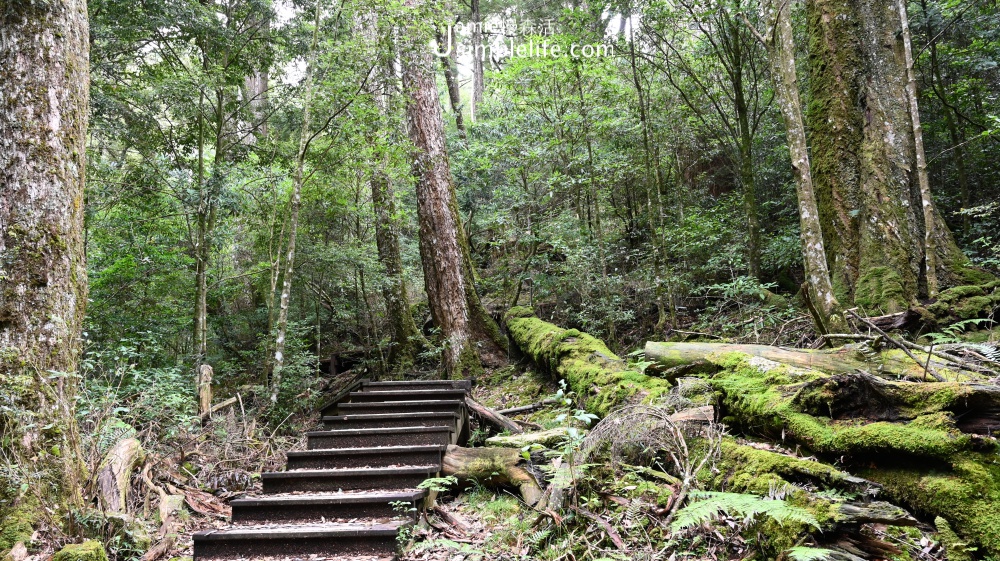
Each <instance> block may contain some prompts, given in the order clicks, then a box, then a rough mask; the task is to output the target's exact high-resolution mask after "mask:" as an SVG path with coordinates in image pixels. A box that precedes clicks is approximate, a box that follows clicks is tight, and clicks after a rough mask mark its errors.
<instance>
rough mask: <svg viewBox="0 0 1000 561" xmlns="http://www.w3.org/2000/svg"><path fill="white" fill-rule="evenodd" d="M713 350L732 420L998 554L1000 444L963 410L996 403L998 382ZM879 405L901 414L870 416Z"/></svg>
mask: <svg viewBox="0 0 1000 561" xmlns="http://www.w3.org/2000/svg"><path fill="white" fill-rule="evenodd" d="M705 359H706V360H709V361H710V362H712V363H713V364H714V365H715V366H717V367H718V368H719V370H718V371H717V372H715V373H713V374H708V375H706V380H707V381H708V383H709V384H710V385H711V386H712V387H713V388H714V389H715V390H716V392H717V394H718V399H719V407H720V409H721V411H722V412H723V413H722V414H723V421H724V422H725V423H726V424H728V425H730V427H733V428H735V429H738V430H739V431H741V432H743V433H744V434H747V435H751V436H755V437H758V438H759V437H763V438H766V439H770V440H774V441H779V442H785V443H786V445H793V444H794V445H799V446H801V447H804V448H805V449H806V450H808V451H811V452H813V453H816V454H819V455H821V456H822V457H827V458H831V459H836V460H838V461H839V462H841V463H843V464H844V465H846V466H848V467H849V468H850V469H852V470H854V471H855V472H856V473H857V475H859V476H861V477H864V478H866V479H868V480H871V481H874V482H876V483H878V484H879V485H880V486H882V487H883V489H884V491H883V496H885V497H887V498H890V499H892V500H893V501H896V502H899V503H902V504H905V505H908V506H909V507H910V508H911V509H912V510H913V511H914V512H915V513H917V514H921V515H925V516H927V517H928V518H930V519H933V518H934V517H936V516H940V517H943V518H944V519H945V520H946V521H947V522H948V523H949V524H951V526H952V528H954V530H955V531H956V532H957V533H958V534H959V535H960V536H961V537H962V538H963V539H965V540H968V541H969V543H973V544H976V545H978V546H980V547H981V550H982V551H984V552H985V553H987V554H988V555H993V556H996V555H1000V465H998V463H1000V457H998V455H997V443H996V440H995V439H993V438H992V437H980V436H978V435H976V436H974V435H970V434H966V433H963V432H962V431H961V430H960V427H961V426H962V425H960V423H961V420H960V418H959V415H961V414H962V412H963V411H964V412H965V413H966V414H969V412H968V410H967V409H966V408H968V407H970V406H973V405H975V404H976V403H977V401H983V402H987V403H992V400H994V399H996V395H997V394H996V389H994V388H990V387H987V386H977V385H964V384H957V383H927V384H919V383H906V382H889V381H885V380H879V379H876V378H875V377H873V376H870V375H865V374H861V373H855V374H850V375H843V374H842V375H829V374H824V373H822V372H818V371H816V370H805V369H800V368H795V367H790V366H787V365H782V364H779V363H776V362H772V361H768V360H766V359H761V358H759V357H751V356H748V355H745V354H741V353H710V354H708V355H707V356H706V357H705ZM880 399H883V400H886V399H887V401H883V402H882V403H879V400H880ZM869 400H870V401H869ZM844 403H851V404H853V408H851V407H845V406H844ZM886 403H890V404H891V406H886ZM990 407H992V405H990ZM866 408H867V409H866ZM986 409H988V408H986ZM981 410H982V409H981ZM873 412H881V413H882V414H884V415H888V417H884V418H894V419H896V420H894V421H888V420H874V421H873V420H871V419H868V418H865V417H864V415H866V414H867V415H872V413H873ZM855 415H856V416H855ZM875 417H876V419H877V418H879V417H878V416H877V415H875Z"/></svg>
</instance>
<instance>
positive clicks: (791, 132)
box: [759, 0, 846, 333]
mask: <svg viewBox="0 0 1000 561" xmlns="http://www.w3.org/2000/svg"><path fill="white" fill-rule="evenodd" d="M765 12H766V14H767V20H766V21H767V23H768V25H769V26H770V28H769V34H768V36H767V37H759V39H761V40H762V41H763V42H764V44H765V45H766V47H767V51H768V58H769V61H770V66H771V77H772V78H771V79H772V80H774V87H775V90H777V98H778V106H779V108H780V109H781V116H782V119H783V120H784V122H785V130H786V133H787V135H788V150H789V153H790V155H791V159H792V172H793V175H794V177H795V191H796V195H797V197H798V203H799V231H800V240H801V243H802V260H803V264H804V266H805V272H806V282H805V285H804V286H803V293H804V294H805V295H806V297H807V302H808V304H809V306H808V308H809V311H810V313H811V315H812V317H813V321H814V323H815V325H816V327H817V329H818V330H819V331H820V332H821V333H831V332H837V331H842V328H843V327H845V326H846V320H845V319H844V316H843V310H842V308H841V304H840V301H839V300H838V299H837V297H836V295H835V294H834V290H833V284H832V283H831V278H830V269H829V266H828V264H827V260H826V255H827V251H828V249H827V248H825V245H824V244H825V242H824V233H825V231H824V227H823V226H822V224H821V221H820V211H819V207H818V205H819V203H818V200H817V195H816V189H815V185H814V183H813V172H812V163H811V161H810V156H809V148H808V145H807V142H806V128H805V123H804V121H803V117H802V102H801V100H800V97H799V81H798V75H797V73H796V65H795V43H794V38H793V33H792V17H791V11H790V9H789V3H788V2H783V1H781V0H769V1H768V2H767V3H766V10H765Z"/></svg>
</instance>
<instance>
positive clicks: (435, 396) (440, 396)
mask: <svg viewBox="0 0 1000 561" xmlns="http://www.w3.org/2000/svg"><path fill="white" fill-rule="evenodd" d="M466 395H468V392H466V391H465V390H464V389H462V390H449V389H434V390H381V391H367V392H351V393H349V394H347V400H348V402H349V403H371V402H377V401H417V400H420V401H431V400H435V401H436V400H462V399H465V396H466Z"/></svg>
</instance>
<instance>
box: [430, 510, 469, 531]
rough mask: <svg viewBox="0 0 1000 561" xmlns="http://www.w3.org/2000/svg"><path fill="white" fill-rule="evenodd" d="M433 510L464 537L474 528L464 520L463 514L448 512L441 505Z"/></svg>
mask: <svg viewBox="0 0 1000 561" xmlns="http://www.w3.org/2000/svg"><path fill="white" fill-rule="evenodd" d="M432 510H433V511H434V514H436V515H438V517H439V518H441V520H443V521H444V522H446V523H447V524H448V525H449V526H451V528H452V529H453V530H455V531H456V532H458V533H460V534H461V535H462V537H465V536H467V535H468V534H469V532H470V531H471V530H472V527H471V526H469V523H468V522H466V521H465V520H463V519H462V517H461V516H459V515H457V514H454V513H451V512H448V511H447V510H445V509H443V508H441V507H440V506H435V507H434V508H433V509H432Z"/></svg>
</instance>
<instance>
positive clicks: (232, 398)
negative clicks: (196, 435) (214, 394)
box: [201, 397, 237, 423]
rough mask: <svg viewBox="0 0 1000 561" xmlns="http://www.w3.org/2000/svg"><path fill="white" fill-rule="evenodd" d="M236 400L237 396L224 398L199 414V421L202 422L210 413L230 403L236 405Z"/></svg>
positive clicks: (212, 413) (220, 409) (209, 416)
mask: <svg viewBox="0 0 1000 561" xmlns="http://www.w3.org/2000/svg"><path fill="white" fill-rule="evenodd" d="M236 401H237V398H235V397H231V398H229V399H227V400H225V401H223V402H221V403H216V404H215V405H213V406H212V407H211V408H209V409H208V410H207V411H205V412H204V413H202V414H201V421H202V422H203V423H204V422H205V421H207V420H208V419H209V418H211V417H212V415H214V414H216V413H218V412H219V411H222V410H223V409H225V408H226V407H229V406H231V405H236Z"/></svg>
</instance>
